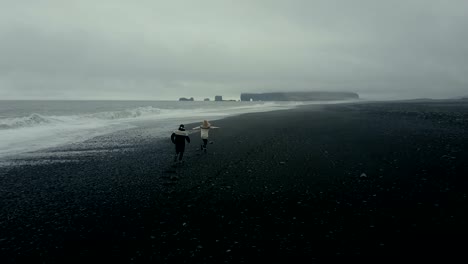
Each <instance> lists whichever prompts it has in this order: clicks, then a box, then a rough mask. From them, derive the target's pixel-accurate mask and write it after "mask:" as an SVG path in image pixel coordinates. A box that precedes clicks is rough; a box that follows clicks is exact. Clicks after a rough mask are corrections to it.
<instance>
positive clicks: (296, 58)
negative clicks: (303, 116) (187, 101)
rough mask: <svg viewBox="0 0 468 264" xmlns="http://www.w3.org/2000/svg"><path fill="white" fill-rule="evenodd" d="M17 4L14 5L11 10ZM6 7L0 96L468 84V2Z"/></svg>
mask: <svg viewBox="0 0 468 264" xmlns="http://www.w3.org/2000/svg"><path fill="white" fill-rule="evenodd" d="M6 5H8V4H6ZM10 7H11V8H10V9H2V10H1V11H0V38H1V40H2V42H1V44H0V45H1V49H0V57H1V58H2V60H0V96H1V97H2V98H8V99H13V98H18V99H21V98H27V99H32V98H41V99H48V98H54V99H62V98H63V99H80V98H84V99H93V98H96V99H106V98H109V99H119V98H120V99H142V98H143V99H148V98H151V99H174V98H177V97H178V96H186V95H187V96H189V95H190V96H197V95H199V97H206V96H212V95H214V94H224V95H228V96H232V97H235V96H237V95H238V94H239V93H240V92H243V91H252V90H259V91H275V90H307V89H318V90H352V91H356V92H362V93H373V94H379V93H380V94H382V95H388V94H395V95H398V96H399V97H417V96H424V97H428V96H433V97H451V96H456V95H460V94H463V93H468V92H465V91H466V90H467V89H466V87H467V84H468V80H467V77H465V76H468V63H467V62H466V60H465V59H464V58H466V57H467V55H468V48H466V46H468V45H465V43H466V41H467V40H468V36H467V34H466V33H465V29H466V28H467V27H468V18H466V17H465V16H464V11H463V10H467V8H468V2H465V1H458V0H454V1H450V2H449V3H445V2H444V3H442V2H441V1H436V0H434V1H421V0H413V1H411V0H408V1H370V0H361V1H337V0H335V1H305V0H297V1H275V0H273V1H260V0H259V1H196V2H195V1H170V2H166V1H139V2H138V3H136V2H135V3H132V2H128V1H99V2H98V3H95V2H92V1H70V2H67V3H65V2H63V1H34V2H33V3H28V4H24V3H18V2H15V3H11V4H10Z"/></svg>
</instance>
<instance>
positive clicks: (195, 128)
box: [192, 126, 200, 130]
mask: <svg viewBox="0 0 468 264" xmlns="http://www.w3.org/2000/svg"><path fill="white" fill-rule="evenodd" d="M198 129H200V126H197V127H194V128H192V130H198Z"/></svg>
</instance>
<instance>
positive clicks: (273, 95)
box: [241, 91, 359, 101]
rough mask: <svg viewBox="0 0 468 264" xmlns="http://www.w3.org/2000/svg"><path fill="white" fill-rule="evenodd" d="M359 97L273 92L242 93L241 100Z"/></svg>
mask: <svg viewBox="0 0 468 264" xmlns="http://www.w3.org/2000/svg"><path fill="white" fill-rule="evenodd" d="M350 99H359V94H357V93H353V92H318V91H315V92H275V93H242V94H241V101H335V100H350Z"/></svg>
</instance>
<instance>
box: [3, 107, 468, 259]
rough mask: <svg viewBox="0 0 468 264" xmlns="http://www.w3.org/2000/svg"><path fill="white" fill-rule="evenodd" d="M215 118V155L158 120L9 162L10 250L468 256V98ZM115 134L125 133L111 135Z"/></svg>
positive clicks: (139, 255)
mask: <svg viewBox="0 0 468 264" xmlns="http://www.w3.org/2000/svg"><path fill="white" fill-rule="evenodd" d="M213 123H214V125H216V126H219V127H221V129H219V130H213V131H212V132H210V137H211V139H210V140H213V141H214V144H210V145H208V153H207V154H203V153H200V151H198V147H199V144H200V139H199V137H198V134H196V133H195V134H192V136H191V137H192V143H191V144H190V145H188V146H187V152H186V155H185V158H186V159H185V160H186V162H185V164H183V165H181V166H178V167H175V168H174V167H171V166H170V165H171V161H172V157H173V145H172V143H171V142H170V140H169V135H168V137H167V139H164V140H161V139H157V138H153V137H151V128H150V127H148V128H140V129H134V130H129V131H126V132H121V133H120V134H119V133H117V134H115V135H108V136H104V137H100V138H96V139H93V140H95V141H102V142H103V148H105V152H101V153H99V154H92V153H90V154H89V155H85V156H83V155H76V156H73V155H71V154H70V155H61V154H59V155H55V156H53V155H52V154H53V153H51V158H53V159H58V160H61V159H63V160H73V161H72V162H55V163H51V164H47V163H46V164H37V165H27V166H17V167H11V168H0V204H1V207H0V255H1V258H0V261H1V262H2V263H8V262H17V261H23V260H26V261H32V262H47V263H49V262H58V263H66V262H80V263H82V262H84V261H88V260H96V258H99V257H103V258H105V259H106V260H107V261H106V262H111V261H113V262H115V261H117V262H155V263H184V262H188V263H225V262H228V263H239V262H262V263H263V262H267V263H297V262H299V261H303V262H314V261H316V262H322V261H329V260H333V259H335V258H337V257H378V258H377V260H385V259H387V257H396V258H400V259H405V260H407V258H408V257H412V258H415V259H421V258H430V257H433V256H442V257H454V256H463V253H464V250H465V248H466V246H467V242H466V237H467V235H468V225H467V223H468V212H467V208H468V206H467V205H468V197H467V195H468V188H467V187H468V180H467V175H468V165H467V163H466V161H467V160H468V152H467V150H468V133H467V132H468V101H466V100H465V101H463V100H460V101H427V102H423V101H421V102H391V103H360V104H347V105H326V106H307V107H300V108H297V109H294V110H287V111H275V112H267V113H254V114H246V115H241V116H237V117H231V118H227V119H223V120H219V121H216V122H213ZM177 126H178V124H175V125H174V127H175V128H176V127H177ZM186 127H192V126H190V125H187V126H186ZM124 133H127V135H128V137H127V138H128V139H120V137H121V135H122V134H124ZM113 137H117V138H119V140H116V141H117V142H119V144H117V145H114V146H113V147H109V146H112V144H107V145H106V144H104V143H105V142H107V141H112V138H113ZM124 138H125V137H124ZM77 148H78V147H77ZM72 150H74V149H73V147H70V148H69V149H68V150H64V151H65V152H67V151H68V152H70V153H72V152H71V151H72ZM81 150H82V149H81Z"/></svg>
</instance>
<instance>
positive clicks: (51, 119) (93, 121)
mask: <svg viewBox="0 0 468 264" xmlns="http://www.w3.org/2000/svg"><path fill="white" fill-rule="evenodd" d="M304 104H305V103H303V102H241V101H223V102H215V101H208V102H206V101H188V102H181V101H0V163H1V161H2V160H3V161H4V160H8V159H9V158H12V157H19V156H21V155H25V154H28V153H34V152H38V151H40V150H44V149H50V148H56V147H60V146H65V145H67V144H76V143H80V142H85V141H87V140H90V139H92V138H95V137H98V136H102V135H107V134H111V133H116V132H117V131H122V130H128V129H132V128H137V127H140V126H148V124H151V126H153V127H154V129H152V133H153V134H152V136H154V137H156V138H157V137H168V135H170V132H171V131H173V130H175V129H177V128H178V126H179V124H186V123H194V122H201V121H202V120H204V119H207V120H210V121H214V120H218V119H221V118H225V117H228V116H233V115H239V114H243V113H252V112H265V111H273V110H281V109H291V108H295V107H298V106H300V105H304Z"/></svg>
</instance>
